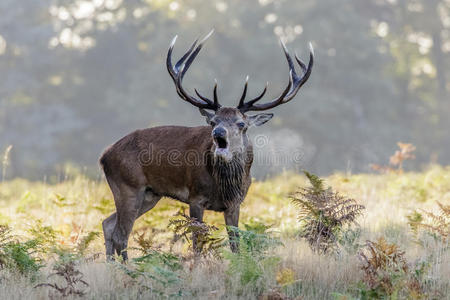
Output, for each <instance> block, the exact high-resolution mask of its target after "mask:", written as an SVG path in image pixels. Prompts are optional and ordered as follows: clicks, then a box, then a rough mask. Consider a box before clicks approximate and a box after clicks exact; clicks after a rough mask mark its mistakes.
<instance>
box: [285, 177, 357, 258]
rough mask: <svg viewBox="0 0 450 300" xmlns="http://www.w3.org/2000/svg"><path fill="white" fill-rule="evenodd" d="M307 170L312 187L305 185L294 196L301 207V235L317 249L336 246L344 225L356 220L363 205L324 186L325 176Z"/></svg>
mask: <svg viewBox="0 0 450 300" xmlns="http://www.w3.org/2000/svg"><path fill="white" fill-rule="evenodd" d="M304 173H305V175H306V177H307V178H308V180H309V182H310V183H311V187H308V188H302V189H301V190H300V191H298V192H296V193H295V194H294V195H293V196H291V200H292V202H293V203H294V204H295V205H297V206H298V208H299V214H298V216H299V221H300V222H301V223H302V228H301V233H300V236H301V237H304V238H306V240H307V241H308V243H309V245H310V246H311V248H312V249H313V250H314V251H316V252H319V253H326V252H328V251H329V250H330V249H332V248H333V247H334V246H337V241H338V240H339V239H340V237H341V235H342V234H343V230H345V229H346V228H345V227H346V226H348V225H352V224H353V223H354V222H355V220H356V218H357V217H358V216H359V215H361V214H362V211H363V209H364V206H362V205H359V204H357V203H356V201H355V200H353V199H348V198H345V197H343V196H341V195H339V193H337V192H333V190H332V189H331V187H329V188H325V187H324V184H323V180H322V179H320V178H319V177H317V176H316V175H314V174H311V173H308V172H306V171H304Z"/></svg>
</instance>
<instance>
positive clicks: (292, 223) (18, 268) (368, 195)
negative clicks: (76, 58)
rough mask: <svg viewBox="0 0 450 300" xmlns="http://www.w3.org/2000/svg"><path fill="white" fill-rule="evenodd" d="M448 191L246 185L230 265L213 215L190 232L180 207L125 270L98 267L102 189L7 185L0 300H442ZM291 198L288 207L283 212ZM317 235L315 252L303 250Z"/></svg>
mask: <svg viewBox="0 0 450 300" xmlns="http://www.w3.org/2000/svg"><path fill="white" fill-rule="evenodd" d="M331 187H332V189H331ZM449 191H450V168H443V167H438V166H434V167H430V168H429V169H428V170H426V171H424V172H422V173H410V172H403V173H398V172H389V173H386V174H378V175H369V174H358V175H349V174H334V175H331V176H329V177H326V178H323V179H321V178H318V177H316V176H314V175H312V174H309V173H307V176H306V177H305V176H303V175H301V174H294V173H286V174H282V175H280V176H278V177H275V178H273V179H271V180H267V181H263V182H255V183H254V184H253V185H252V187H251V188H250V191H249V195H248V197H247V199H246V201H245V203H244V204H243V206H242V212H241V217H242V219H241V220H242V221H241V224H240V228H229V230H236V231H238V233H239V236H240V253H238V254H235V253H232V252H231V251H230V250H229V247H228V241H227V240H226V236H227V233H226V228H225V226H224V225H223V216H222V215H221V214H219V213H214V212H207V213H206V214H205V223H198V222H197V223H196V221H195V220H192V219H190V218H189V217H188V216H186V215H185V214H184V213H181V212H183V209H185V208H186V206H185V205H184V204H181V203H179V202H175V201H172V200H169V199H163V200H162V201H161V202H160V203H159V204H158V205H157V206H156V207H155V208H154V209H153V210H151V211H150V212H149V213H147V214H145V215H144V216H143V217H142V218H141V219H139V220H138V221H137V223H136V225H135V230H134V232H133V238H132V239H130V249H129V254H130V261H129V262H128V263H126V264H123V263H122V262H121V261H120V258H118V259H117V260H116V262H111V263H107V262H106V261H105V257H104V246H103V238H102V236H101V235H100V234H99V233H98V232H101V220H102V219H103V218H105V217H107V216H109V214H110V213H111V212H112V211H113V210H114V207H113V201H112V198H111V197H112V196H111V194H110V191H109V190H108V187H107V186H106V184H105V183H104V182H97V181H93V180H91V179H88V178H86V177H84V176H82V175H77V176H74V177H73V178H71V179H67V180H65V181H61V182H60V183H58V184H46V183H43V182H30V181H26V180H23V179H15V180H12V181H5V182H2V183H0V205H1V207H2V209H1V210H0V224H3V225H2V226H1V227H0V294H1V295H6V296H5V297H7V298H8V299H19V298H27V299H42V298H56V299H59V298H61V299H62V298H66V297H69V298H79V297H80V296H82V297H85V298H95V299H110V298H122V299H127V298H132V299H135V298H150V299H152V298H154V299H160V298H162V297H166V298H180V299H182V298H194V299H197V298H198V299H208V298H211V297H217V298H223V299H235V298H241V299H254V298H255V297H259V298H260V299H296V298H299V297H302V298H304V299H331V298H337V299H370V298H386V299H387V298H389V299H406V298H408V299H411V298H412V299H442V298H445V297H446V295H448V294H450V283H449V282H448V278H449V277H450V269H449V267H448V266H449V265H450V247H449V244H448V242H449V239H448V203H449V201H450V198H448V197H449ZM299 193H300V194H299ZM290 195H293V196H294V197H297V198H294V200H293V201H290V200H289V196H290ZM295 195H297V196H295ZM320 197H322V198H320ZM319 198H320V199H322V200H321V201H316V200H317V199H319ZM295 199H297V200H295ZM325 199H326V200H325ZM350 199H355V200H350ZM437 202H439V203H440V204H436V203H437ZM325 203H328V204H329V205H328V206H326V205H325V206H324V204H325ZM330 203H331V204H330ZM338 203H343V204H344V206H342V207H347V206H350V207H351V208H350V209H349V210H347V211H348V213H349V214H350V215H349V217H346V218H344V219H342V221H339V220H340V219H339V215H336V214H331V213H329V212H331V211H333V210H328V208H329V207H340V206H339V205H338V206H336V205H333V204H338ZM299 204H300V205H299ZM306 204H308V205H306ZM319 204H321V205H319ZM355 205H356V206H355ZM361 206H364V207H365V208H366V209H364V210H361V209H362V207H361ZM305 207H309V208H308V209H305ZM324 207H325V208H326V209H323V208H324ZM319 208H321V209H322V210H321V211H320V212H319V210H318V209H319ZM338 211H340V210H338ZM318 212H319V213H318ZM419 215H420V217H419ZM317 216H321V217H320V218H316V217H317ZM433 216H434V217H433ZM299 217H300V218H299ZM24 220H25V221H24ZM347 220H349V221H347ZM354 222H357V224H356V223H354ZM169 224H172V225H171V226H169ZM308 224H316V226H318V227H316V228H322V229H323V230H322V232H327V233H328V234H327V235H323V234H322V233H321V231H314V230H313V231H310V230H307V229H308V228H313V227H308ZM355 224H356V225H355ZM446 230H447V231H446ZM197 231H198V232H197ZM193 232H197V233H198V234H200V235H202V234H203V237H202V240H203V241H204V243H203V248H202V251H201V252H200V253H201V255H193V253H192V248H191V247H192V245H191V244H190V240H189V236H190V235H191V234H192V233H193ZM299 233H301V234H300V236H299ZM330 233H332V234H330ZM316 234H319V236H320V239H321V241H322V242H321V243H320V244H314V243H313V244H310V241H312V240H313V239H310V238H309V237H310V236H311V237H313V236H315V235H316ZM324 237H326V238H324ZM323 244H325V245H326V246H325V248H320V247H324V246H320V245H323ZM324 249H327V250H325V251H323V250H324ZM336 250H337V251H336Z"/></svg>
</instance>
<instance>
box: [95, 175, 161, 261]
mask: <svg viewBox="0 0 450 300" xmlns="http://www.w3.org/2000/svg"><path fill="white" fill-rule="evenodd" d="M110 186H111V190H112V191H113V195H114V200H115V203H116V209H117V212H115V213H114V214H112V215H111V216H110V217H108V218H107V219H106V220H105V221H103V232H104V236H105V246H106V255H107V257H108V258H111V257H112V256H113V255H114V252H116V253H117V254H118V255H122V257H123V259H124V260H127V259H128V254H127V251H126V248H127V247H128V240H129V237H130V233H131V230H132V229H133V225H134V222H135V221H136V219H137V218H139V217H140V216H141V215H143V214H144V213H146V212H147V211H149V210H150V209H152V208H153V207H154V206H155V205H156V204H157V203H158V201H159V200H160V199H161V196H159V195H157V194H154V193H153V192H151V191H146V189H145V188H132V187H130V186H128V185H122V186H121V187H120V188H113V186H114V185H113V184H112V185H110Z"/></svg>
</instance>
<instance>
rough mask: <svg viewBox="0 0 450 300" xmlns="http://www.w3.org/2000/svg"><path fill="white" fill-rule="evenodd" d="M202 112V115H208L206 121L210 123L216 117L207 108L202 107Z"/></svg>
mask: <svg viewBox="0 0 450 300" xmlns="http://www.w3.org/2000/svg"><path fill="white" fill-rule="evenodd" d="M199 110H200V113H201V114H202V116H204V117H206V122H207V123H209V121H210V120H211V119H212V117H214V114H213V113H210V112H208V111H207V110H204V109H203V108H200V109H199Z"/></svg>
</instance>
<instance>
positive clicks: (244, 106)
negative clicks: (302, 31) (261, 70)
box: [237, 41, 314, 113]
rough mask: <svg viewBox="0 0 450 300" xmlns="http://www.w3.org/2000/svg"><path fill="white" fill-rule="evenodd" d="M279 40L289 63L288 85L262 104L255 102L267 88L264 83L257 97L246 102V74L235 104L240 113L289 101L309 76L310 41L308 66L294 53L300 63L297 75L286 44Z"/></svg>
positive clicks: (311, 56)
mask: <svg viewBox="0 0 450 300" xmlns="http://www.w3.org/2000/svg"><path fill="white" fill-rule="evenodd" d="M280 42H281V46H282V47H283V51H284V55H285V56H286V60H287V62H288V65H289V83H288V86H287V87H286V88H285V89H284V91H283V92H282V93H281V95H280V96H279V97H278V98H276V99H273V100H272V101H270V102H267V103H264V104H255V103H256V102H257V101H259V100H260V99H261V98H262V97H263V96H264V94H265V93H266V90H267V84H266V86H265V88H264V90H263V92H262V93H261V94H260V95H259V96H258V97H256V98H253V99H252V100H250V101H248V102H244V100H245V96H246V94H247V86H248V76H247V79H246V80H245V85H244V91H243V92H242V96H241V99H240V100H239V104H238V106H237V108H238V109H239V110H240V111H241V112H242V113H245V112H247V111H260V110H266V109H270V108H274V107H276V106H278V105H280V104H284V103H287V102H289V101H291V100H292V98H294V97H295V95H296V94H297V92H298V90H299V89H300V88H301V87H302V85H303V84H304V83H305V82H306V81H307V80H308V78H309V76H310V75H311V71H312V67H313V63H314V49H313V47H312V45H311V43H310V44H309V49H310V50H309V62H308V67H306V65H305V64H304V63H303V62H302V61H301V60H300V58H298V56H297V54H295V60H296V61H297V63H298V64H299V65H300V68H301V70H302V74H301V76H298V75H297V72H296V71H295V67H294V63H293V61H292V58H291V56H290V55H289V52H288V50H287V48H286V45H285V44H284V43H283V41H280Z"/></svg>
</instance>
